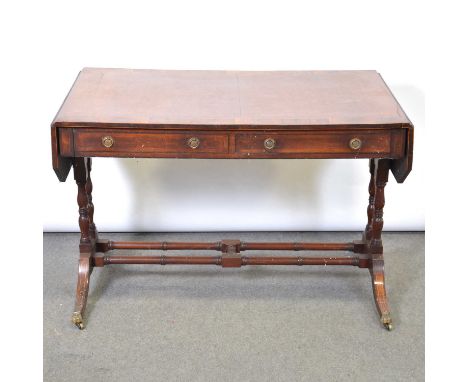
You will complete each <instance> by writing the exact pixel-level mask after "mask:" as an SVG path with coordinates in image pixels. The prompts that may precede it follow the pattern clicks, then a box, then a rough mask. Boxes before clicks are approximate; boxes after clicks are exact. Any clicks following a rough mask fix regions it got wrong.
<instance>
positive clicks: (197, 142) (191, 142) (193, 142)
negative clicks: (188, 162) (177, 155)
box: [187, 137, 200, 149]
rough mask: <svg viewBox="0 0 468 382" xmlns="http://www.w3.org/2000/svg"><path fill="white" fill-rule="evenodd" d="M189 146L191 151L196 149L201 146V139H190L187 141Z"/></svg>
mask: <svg viewBox="0 0 468 382" xmlns="http://www.w3.org/2000/svg"><path fill="white" fill-rule="evenodd" d="M187 145H188V146H189V147H190V148H191V149H196V148H197V147H198V146H200V139H198V138H197V137H192V138H189V139H188V141H187Z"/></svg>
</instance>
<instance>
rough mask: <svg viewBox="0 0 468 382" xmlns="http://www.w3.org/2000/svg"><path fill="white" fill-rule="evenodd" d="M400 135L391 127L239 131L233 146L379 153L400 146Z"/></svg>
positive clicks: (264, 151) (251, 151)
mask: <svg viewBox="0 0 468 382" xmlns="http://www.w3.org/2000/svg"><path fill="white" fill-rule="evenodd" d="M401 133H403V132H401ZM402 137H403V135H402V134H400V132H394V133H393V132H391V131H388V132H382V131H380V132H378V133H377V132H376V133H373V132H359V131H354V132H336V131H329V132H308V133H301V132H291V133H268V132H265V133H263V132H262V133H241V134H237V135H236V142H235V147H236V153H238V154H240V155H242V156H262V157H269V156H272V157H274V156H285V157H287V156H291V157H294V156H301V154H304V156H305V157H307V156H308V155H310V156H314V157H315V156H317V157H320V156H322V155H323V156H324V157H333V156H336V157H352V156H358V157H359V156H370V155H378V156H381V155H389V154H391V153H392V152H393V151H395V150H402V149H403V143H404V142H403V140H402ZM397 146H401V147H397Z"/></svg>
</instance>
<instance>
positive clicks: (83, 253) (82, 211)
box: [72, 158, 95, 329]
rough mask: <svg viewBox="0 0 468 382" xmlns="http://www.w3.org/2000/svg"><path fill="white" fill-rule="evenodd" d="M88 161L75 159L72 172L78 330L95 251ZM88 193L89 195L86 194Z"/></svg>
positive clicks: (75, 321) (74, 320)
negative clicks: (77, 251)
mask: <svg viewBox="0 0 468 382" xmlns="http://www.w3.org/2000/svg"><path fill="white" fill-rule="evenodd" d="M88 165H89V161H88V160H87V159H86V158H75V161H74V164H73V170H74V174H75V181H76V184H77V185H78V197H77V201H78V207H79V210H78V211H79V215H80V216H79V219H78V223H79V226H80V232H81V237H80V259H79V263H78V283H77V286H76V300H75V309H74V312H73V316H72V321H73V323H74V324H75V325H76V326H77V327H78V328H80V329H84V323H83V314H84V311H85V309H86V301H87V298H88V289H89V277H90V274H91V271H92V268H93V262H92V257H93V255H94V250H95V242H94V238H93V237H92V236H91V235H92V230H91V222H92V217H91V218H90V212H91V213H92V212H93V208H92V207H91V208H90V205H91V206H92V201H90V195H91V191H92V184H91V180H90V178H89V166H88ZM88 192H89V194H88Z"/></svg>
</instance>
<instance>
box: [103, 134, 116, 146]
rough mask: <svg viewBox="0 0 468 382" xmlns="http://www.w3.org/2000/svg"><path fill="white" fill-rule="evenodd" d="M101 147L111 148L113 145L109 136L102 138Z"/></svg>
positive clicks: (112, 139) (112, 140)
mask: <svg viewBox="0 0 468 382" xmlns="http://www.w3.org/2000/svg"><path fill="white" fill-rule="evenodd" d="M102 145H103V146H104V147H107V148H109V147H112V146H113V145H114V138H112V137H111V136H110V135H107V136H105V137H102Z"/></svg>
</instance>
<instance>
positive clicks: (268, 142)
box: [263, 138, 276, 150]
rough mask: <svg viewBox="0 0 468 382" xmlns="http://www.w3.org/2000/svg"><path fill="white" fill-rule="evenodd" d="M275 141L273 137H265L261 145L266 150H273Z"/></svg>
mask: <svg viewBox="0 0 468 382" xmlns="http://www.w3.org/2000/svg"><path fill="white" fill-rule="evenodd" d="M275 145H276V141H275V140H274V139H273V138H267V139H265V140H264V141H263V146H264V147H265V148H266V149H267V150H273V149H274V148H275Z"/></svg>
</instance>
